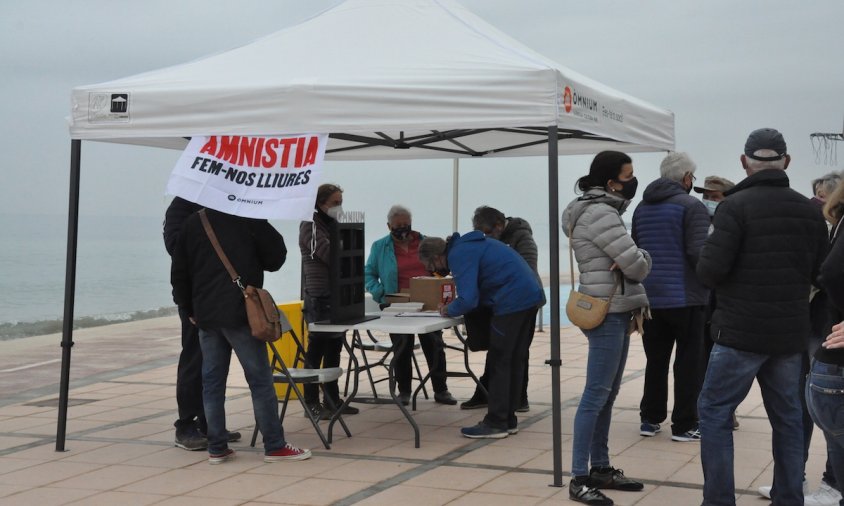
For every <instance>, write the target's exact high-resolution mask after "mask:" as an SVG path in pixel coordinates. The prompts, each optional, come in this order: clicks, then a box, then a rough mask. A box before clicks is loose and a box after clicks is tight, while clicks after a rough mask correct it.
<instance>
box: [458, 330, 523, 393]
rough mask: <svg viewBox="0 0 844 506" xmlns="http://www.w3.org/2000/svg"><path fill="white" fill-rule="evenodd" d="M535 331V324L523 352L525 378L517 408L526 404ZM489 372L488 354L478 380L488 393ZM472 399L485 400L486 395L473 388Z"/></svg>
mask: <svg viewBox="0 0 844 506" xmlns="http://www.w3.org/2000/svg"><path fill="white" fill-rule="evenodd" d="M535 331H536V322H534V324H533V325H532V326H531V328H530V337H528V349H527V351H526V352H525V377H524V382H523V386H522V396H521V398H520V399H519V406H524V405H525V404H527V403H528V395H527V389H528V377H529V376H530V374H529V373H530V369H529V368H528V363H529V362H530V345H531V343H533V333H534V332H535ZM488 370H489V353H487V355H486V361H485V362H484V373H483V374H481V376H480V378H478V382H479V383H480V384H481V385H483V387H484V388H486V389H487V391H489V375H488V374H487V371H488ZM472 398H473V399H484V400H486V399H487V396H486V394H484V392H483V391H482V390H481V389H480V387H477V386H476V387H475V393H474V394H472Z"/></svg>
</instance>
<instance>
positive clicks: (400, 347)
mask: <svg viewBox="0 0 844 506" xmlns="http://www.w3.org/2000/svg"><path fill="white" fill-rule="evenodd" d="M413 339H415V336H413V335H412V334H411V339H406V338H405V339H400V340H399V342H398V344H397V345H395V346H396V349H395V350H394V351H393V353H394V354H393V358H395V357H396V356H399V355H400V354H401V353H403V352H404V350H405V349H406V348H407V347H408V346H410V343H412V342H413ZM387 374H388V378H389V385H390V389H389V390H390V397H392V398H393V402H395V403H396V406H398V407H399V409H400V410H401V412H402V414H403V415H404V417H405V418H407V421H408V422H410V425H411V427H413V434H414V436H415V441H416V448H419V425H417V424H416V420H414V419H413V416H412V415H411V414H410V411H408V410H407V408H406V407H404V404H402V403H401V400H400V399H399V398H398V397H396V361H395V360H390V367H389V369H388V372H387ZM428 375H429V376H430V373H428ZM426 378H427V377H426ZM414 400H415V397H414ZM414 404H415V402H414ZM414 409H416V408H415V406H414Z"/></svg>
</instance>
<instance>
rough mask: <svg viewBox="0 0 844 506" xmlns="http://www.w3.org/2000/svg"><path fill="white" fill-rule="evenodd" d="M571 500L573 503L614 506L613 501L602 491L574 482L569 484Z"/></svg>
mask: <svg viewBox="0 0 844 506" xmlns="http://www.w3.org/2000/svg"><path fill="white" fill-rule="evenodd" d="M569 498H570V499H571V500H572V501H577V502H582V503H583V504H591V505H593V506H612V505H613V504H615V503H613V502H612V499H610V498H609V497H607V496H605V495H604V494H603V493H602V492H601V491H600V490H598V489H595V488H592V487H589V486H588V485H586V484H581V483H577V482H575V481H574V480H571V482H569Z"/></svg>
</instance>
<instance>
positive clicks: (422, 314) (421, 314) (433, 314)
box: [396, 311, 443, 318]
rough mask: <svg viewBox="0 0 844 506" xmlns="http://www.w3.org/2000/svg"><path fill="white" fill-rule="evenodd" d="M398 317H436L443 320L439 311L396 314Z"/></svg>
mask: <svg viewBox="0 0 844 506" xmlns="http://www.w3.org/2000/svg"><path fill="white" fill-rule="evenodd" d="M396 316H436V317H437V318H443V316H441V315H440V313H439V312H437V311H405V312H403V313H396Z"/></svg>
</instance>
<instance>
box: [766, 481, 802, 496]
mask: <svg viewBox="0 0 844 506" xmlns="http://www.w3.org/2000/svg"><path fill="white" fill-rule="evenodd" d="M759 495H761V496H762V497H764V498H765V499H770V498H771V486H770V485H768V486H767V487H759ZM807 495H809V482H808V481H806V480H803V497H805V496H807Z"/></svg>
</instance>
